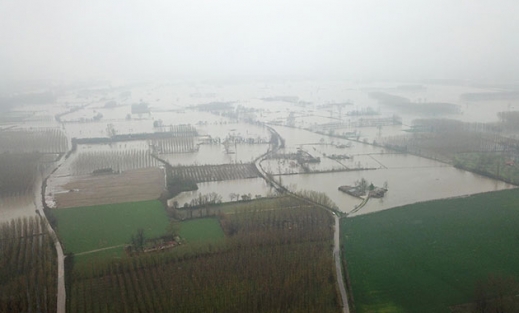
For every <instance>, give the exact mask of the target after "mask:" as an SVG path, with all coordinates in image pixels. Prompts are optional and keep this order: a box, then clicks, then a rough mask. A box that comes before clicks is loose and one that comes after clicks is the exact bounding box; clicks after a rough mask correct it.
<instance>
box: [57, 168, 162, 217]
mask: <svg viewBox="0 0 519 313" xmlns="http://www.w3.org/2000/svg"><path fill="white" fill-rule="evenodd" d="M164 179H165V178H164V171H163V170H162V169H160V168H145V169H138V170H131V171H126V172H123V173H121V174H106V175H88V176H79V177H77V178H75V179H74V180H73V181H71V182H69V183H67V184H65V185H64V186H62V188H63V189H65V190H74V191H72V192H64V193H59V194H56V195H55V200H56V208H58V209H63V208H71V207H79V206H90V205H100V204H111V203H120V202H132V201H144V200H152V199H158V198H159V196H160V194H161V192H162V191H163V190H164V184H165V181H164Z"/></svg>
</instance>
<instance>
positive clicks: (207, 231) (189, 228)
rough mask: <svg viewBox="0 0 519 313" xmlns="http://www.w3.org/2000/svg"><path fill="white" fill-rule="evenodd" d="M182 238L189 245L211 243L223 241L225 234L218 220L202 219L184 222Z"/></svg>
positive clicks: (181, 228) (181, 230) (182, 224)
mask: <svg viewBox="0 0 519 313" xmlns="http://www.w3.org/2000/svg"><path fill="white" fill-rule="evenodd" d="M180 237H182V238H183V239H185V240H186V241H187V242H188V243H193V242H211V241H219V240H221V239H223V238H224V233H223V231H222V228H221V227H220V223H219V222H218V220H217V219H216V218H201V219H194V220H189V221H184V222H182V223H181V226H180Z"/></svg>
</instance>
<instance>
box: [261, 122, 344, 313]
mask: <svg viewBox="0 0 519 313" xmlns="http://www.w3.org/2000/svg"><path fill="white" fill-rule="evenodd" d="M268 128H269V130H270V131H271V132H272V135H273V136H277V137H278V142H281V136H280V135H279V134H278V133H277V132H276V130H274V129H273V128H272V127H268ZM278 149H279V145H278V146H276V147H274V149H273V150H272V151H270V150H269V151H268V152H267V153H265V154H264V155H262V156H261V157H259V158H257V159H256V160H255V162H254V164H255V165H256V168H257V169H258V171H259V172H260V173H261V176H263V178H265V180H266V181H268V182H269V183H270V184H271V185H272V186H273V187H274V188H276V189H277V190H278V191H280V192H285V193H289V194H291V195H292V196H294V197H295V198H298V199H300V200H303V201H305V202H307V203H311V204H312V205H315V206H318V207H320V208H322V209H325V210H327V211H329V212H331V213H332V214H333V217H334V220H335V227H334V234H333V258H334V260H335V272H336V276H337V285H338V286H339V292H340V294H341V300H342V305H343V307H342V312H343V313H350V307H349V305H348V295H347V294H346V287H345V286H344V279H343V276H342V264H341V248H340V234H339V217H338V216H337V214H336V213H335V212H334V211H333V210H332V209H331V208H329V207H326V206H324V205H322V204H320V203H316V202H314V201H312V200H310V199H307V198H304V197H302V196H300V195H297V194H294V193H292V192H290V191H289V190H288V189H286V188H285V187H283V186H282V185H281V184H279V182H277V181H275V180H274V179H272V176H270V175H267V172H266V171H265V170H264V169H263V167H262V166H261V164H260V163H261V161H263V160H264V159H265V158H266V157H267V156H268V155H270V154H274V153H276V152H277V150H278Z"/></svg>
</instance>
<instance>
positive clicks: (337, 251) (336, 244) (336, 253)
mask: <svg viewBox="0 0 519 313" xmlns="http://www.w3.org/2000/svg"><path fill="white" fill-rule="evenodd" d="M333 218H334V219H335V232H334V234H333V258H334V259H335V272H336V275H337V284H338V285H339V292H340V293H341V299H342V304H343V306H342V312H343V313H350V306H349V304H348V296H347V295H346V287H345V286H344V279H343V276H342V264H341V246H340V232H339V220H340V219H339V217H338V216H337V214H333Z"/></svg>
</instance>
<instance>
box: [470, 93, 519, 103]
mask: <svg viewBox="0 0 519 313" xmlns="http://www.w3.org/2000/svg"><path fill="white" fill-rule="evenodd" d="M460 98H461V99H462V100H467V101H489V100H517V99H519V91H498V92H473V93H464V94H462V95H461V96H460Z"/></svg>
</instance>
